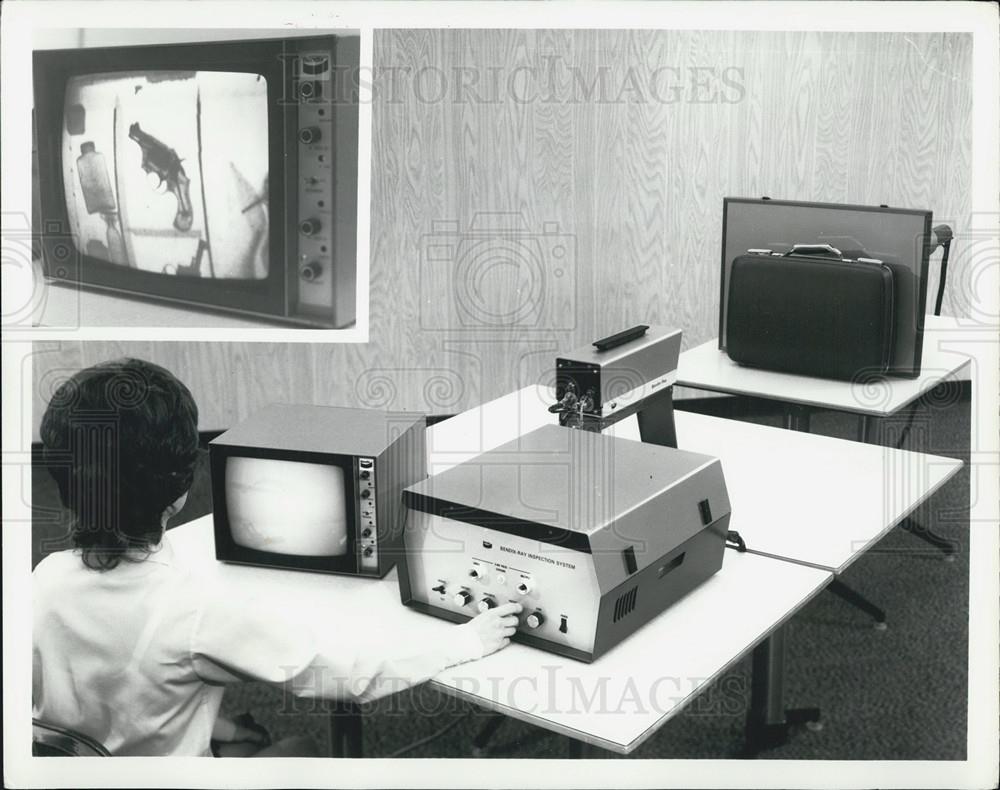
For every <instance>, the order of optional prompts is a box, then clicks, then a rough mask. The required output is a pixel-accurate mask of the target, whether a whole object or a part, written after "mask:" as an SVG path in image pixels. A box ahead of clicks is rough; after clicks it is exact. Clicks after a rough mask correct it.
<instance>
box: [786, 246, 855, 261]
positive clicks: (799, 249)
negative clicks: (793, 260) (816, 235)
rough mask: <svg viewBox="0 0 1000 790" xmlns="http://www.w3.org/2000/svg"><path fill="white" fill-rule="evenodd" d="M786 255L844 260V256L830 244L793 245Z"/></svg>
mask: <svg viewBox="0 0 1000 790" xmlns="http://www.w3.org/2000/svg"><path fill="white" fill-rule="evenodd" d="M785 254H786V255H822V256H824V257H827V258H843V257H844V254H843V253H842V252H841V251H840V250H838V249H837V248H836V247H834V246H832V245H830V244H793V245H792V251H791V252H787V253H785Z"/></svg>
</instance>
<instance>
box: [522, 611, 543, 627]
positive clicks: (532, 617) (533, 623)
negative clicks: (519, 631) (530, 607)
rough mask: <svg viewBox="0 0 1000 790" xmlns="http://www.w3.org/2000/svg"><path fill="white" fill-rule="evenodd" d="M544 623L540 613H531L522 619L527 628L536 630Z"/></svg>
mask: <svg viewBox="0 0 1000 790" xmlns="http://www.w3.org/2000/svg"><path fill="white" fill-rule="evenodd" d="M544 622H545V617H544V616H542V613H541V612H532V613H531V614H529V615H528V616H527V617H525V618H524V624H525V625H526V626H528V628H538V626H540V625H541V624H542V623H544Z"/></svg>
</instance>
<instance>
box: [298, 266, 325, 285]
mask: <svg viewBox="0 0 1000 790" xmlns="http://www.w3.org/2000/svg"><path fill="white" fill-rule="evenodd" d="M322 273H323V264H321V263H320V262H319V261H310V262H309V263H307V264H306V265H305V266H303V267H302V268H301V269H299V275H300V276H301V277H302V279H303V280H305V281H306V282H309V283H311V282H312V281H313V280H318V279H319V276H320V275H321V274H322Z"/></svg>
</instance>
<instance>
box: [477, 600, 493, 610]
mask: <svg viewBox="0 0 1000 790" xmlns="http://www.w3.org/2000/svg"><path fill="white" fill-rule="evenodd" d="M496 605H497V602H496V601H494V600H493V599H492V598H483V600H481V601H480V602H479V603H478V604H476V608H478V609H479V611H480V612H488V611H489V610H490V609H492V608H493V607H494V606H496Z"/></svg>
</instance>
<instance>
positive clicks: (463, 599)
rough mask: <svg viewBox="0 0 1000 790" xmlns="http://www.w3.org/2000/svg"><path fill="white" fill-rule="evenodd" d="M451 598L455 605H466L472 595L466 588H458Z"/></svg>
mask: <svg viewBox="0 0 1000 790" xmlns="http://www.w3.org/2000/svg"><path fill="white" fill-rule="evenodd" d="M452 600H453V601H454V602H455V606H466V605H467V604H468V603H469V601H471V600H472V596H471V595H470V594H469V593H468V591H466V590H459V591H458V592H457V593H455V597H454V598H452Z"/></svg>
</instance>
